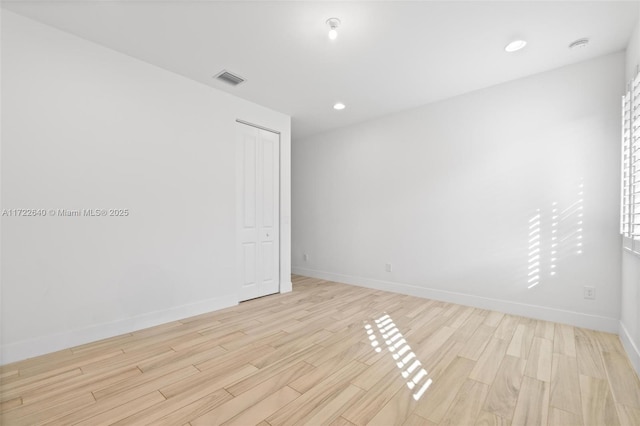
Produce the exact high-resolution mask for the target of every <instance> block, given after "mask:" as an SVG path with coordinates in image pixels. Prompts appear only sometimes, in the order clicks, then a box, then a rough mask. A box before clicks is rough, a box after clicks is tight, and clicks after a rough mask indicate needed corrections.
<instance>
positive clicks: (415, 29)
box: [3, 0, 640, 138]
mask: <svg viewBox="0 0 640 426" xmlns="http://www.w3.org/2000/svg"><path fill="white" fill-rule="evenodd" d="M639 4H640V2H638V1H625V2H613V1H600V2H582V1H570V2H540V1H534V2H523V1H492V2H485V1H473V2H460V1H453V2H452V1H447V2H445V1H441V2H436V1H427V2H415V1H414V2H398V1H388V2H353V1H348V2H326V1H323V2H300V1H296V2H271V1H260V2H246V1H234V2H219V1H180V0H174V1H69V2H61V1H51V0H50V1H45V2H32V1H18V2H10V1H3V7H4V8H6V9H9V10H12V11H14V12H17V13H20V14H22V15H25V16H28V17H31V18H33V19H36V20H38V21H41V22H44V23H46V24H49V25H52V26H54V27H57V28H60V29H62V30H65V31H69V32H71V33H74V34H76V35H78V36H81V37H83V38H85V39H87V40H91V41H94V42H97V43H100V44H102V45H105V46H108V47H110V48H113V49H115V50H117V51H120V52H123V53H125V54H127V55H130V56H133V57H136V58H139V59H142V60H144V61H147V62H149V63H152V64H155V65H157V66H160V67H162V68H165V69H167V70H170V71H173V72H176V73H178V74H181V75H183V76H185V77H188V78H191V79H193V80H196V81H199V82H202V83H204V84H206V85H209V86H212V87H216V88H218V89H221V90H224V91H227V92H230V93H233V94H236V95H237V96H240V97H242V98H245V99H248V100H251V101H254V102H256V103H258V104H262V105H265V106H268V107H270V108H273V109H275V110H278V111H281V112H284V113H287V114H290V115H291V116H292V117H293V120H292V123H293V136H294V138H300V137H304V136H308V135H311V134H315V133H319V132H323V131H327V130H330V129H334V128H338V127H342V126H346V125H350V124H354V123H357V122H361V121H364V120H368V119H371V118H374V117H378V116H382V115H385V114H390V113H393V112H397V111H400V110H404V109H408V108H412V107H416V106H419V105H424V104H426V103H429V102H433V101H436V100H440V99H445V98H448V97H452V96H456V95H459V94H462V93H465V92H469V91H472V90H477V89H480V88H483V87H488V86H491V85H495V84H498V83H502V82H505V81H509V80H513V79H516V78H520V77H523V76H527V75H531V74H535V73H538V72H541V71H545V70H549V69H552V68H556V67H560V66H564V65H568V64H571V63H575V62H579V61H583V60H586V59H589V58H593V57H596V56H600V55H603V54H607V53H611V52H616V51H620V50H623V49H624V48H625V46H626V44H627V41H628V39H629V37H630V35H631V32H632V30H633V27H634V24H635V22H636V21H637V19H638V16H639V12H638V9H639ZM334 16H335V17H338V18H340V19H341V20H342V25H341V27H340V28H339V36H338V39H337V40H335V41H331V40H329V39H328V37H327V32H328V28H327V26H326V24H325V21H326V20H327V18H330V17H334ZM580 37H589V38H590V39H591V43H590V44H589V46H588V47H587V48H583V49H577V50H569V49H568V48H567V45H568V44H569V43H570V42H571V41H574V40H576V39H578V38H580ZM514 38H524V39H525V40H527V41H528V42H529V45H528V46H527V48H526V49H525V50H523V51H520V52H517V53H515V54H510V55H509V54H506V53H505V52H504V50H503V49H504V46H505V45H506V44H507V43H508V42H509V41H511V40H512V39H514ZM222 69H227V70H229V71H232V72H235V73H237V74H239V75H241V76H243V77H244V78H246V79H247V82H246V83H244V84H243V85H241V86H238V87H235V88H233V87H230V86H228V85H226V84H224V83H221V82H217V81H215V80H214V79H213V78H212V76H213V75H215V74H216V73H218V72H219V71H220V70H222ZM337 101H342V102H344V103H345V104H346V105H347V108H346V109H345V110H343V111H334V110H333V108H332V106H333V104H334V103H335V102H337Z"/></svg>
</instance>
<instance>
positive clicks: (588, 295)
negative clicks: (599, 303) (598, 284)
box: [584, 286, 596, 300]
mask: <svg viewBox="0 0 640 426" xmlns="http://www.w3.org/2000/svg"><path fill="white" fill-rule="evenodd" d="M584 298H585V299H591V300H594V299H595V298H596V288H595V287H589V286H584Z"/></svg>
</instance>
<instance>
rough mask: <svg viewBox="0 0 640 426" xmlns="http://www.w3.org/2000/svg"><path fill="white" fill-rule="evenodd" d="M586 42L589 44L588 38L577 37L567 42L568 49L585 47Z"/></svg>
mask: <svg viewBox="0 0 640 426" xmlns="http://www.w3.org/2000/svg"><path fill="white" fill-rule="evenodd" d="M587 44H589V39H588V38H586V37H585V38H579V39H578V40H576V41H574V42H572V43H570V44H569V49H575V48H578V47H585V46H586V45H587Z"/></svg>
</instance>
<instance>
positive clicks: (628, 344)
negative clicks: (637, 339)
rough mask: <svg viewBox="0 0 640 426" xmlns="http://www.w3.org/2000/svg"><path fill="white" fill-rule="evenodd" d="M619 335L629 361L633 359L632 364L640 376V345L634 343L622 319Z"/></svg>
mask: <svg viewBox="0 0 640 426" xmlns="http://www.w3.org/2000/svg"><path fill="white" fill-rule="evenodd" d="M618 335H619V336H620V340H621V341H622V346H624V349H625V351H626V352H627V356H628V357H629V361H631V365H632V366H633V368H634V369H635V370H636V374H637V375H638V377H640V350H638V346H637V345H636V344H635V343H634V341H633V339H632V338H631V335H630V334H629V332H628V331H627V328H626V327H625V326H624V324H623V323H622V321H620V329H619V331H618Z"/></svg>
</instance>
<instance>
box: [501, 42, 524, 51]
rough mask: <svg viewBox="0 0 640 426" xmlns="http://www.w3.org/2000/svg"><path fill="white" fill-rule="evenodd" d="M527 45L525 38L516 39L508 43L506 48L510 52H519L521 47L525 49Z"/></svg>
mask: <svg viewBox="0 0 640 426" xmlns="http://www.w3.org/2000/svg"><path fill="white" fill-rule="evenodd" d="M526 45H527V42H526V41H524V40H514V41H512V42H511V43H509V44H507V45H506V46H505V48H504V50H505V51H507V52H509V53H512V52H517V51H518V50H520V49H524V47H525V46H526Z"/></svg>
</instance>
